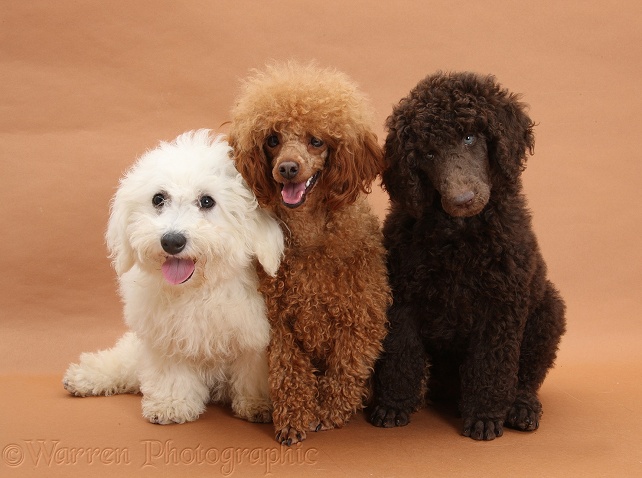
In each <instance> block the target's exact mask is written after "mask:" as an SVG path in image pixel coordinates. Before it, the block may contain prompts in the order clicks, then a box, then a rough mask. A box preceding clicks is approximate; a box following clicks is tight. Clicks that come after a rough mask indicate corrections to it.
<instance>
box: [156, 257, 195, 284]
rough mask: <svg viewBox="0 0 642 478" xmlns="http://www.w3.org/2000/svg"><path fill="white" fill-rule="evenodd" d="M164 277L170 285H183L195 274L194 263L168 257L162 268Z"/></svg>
mask: <svg viewBox="0 0 642 478" xmlns="http://www.w3.org/2000/svg"><path fill="white" fill-rule="evenodd" d="M162 270H163V277H165V280H166V281H167V282H169V283H170V284H174V285H176V284H182V283H183V282H185V281H186V280H187V279H189V278H190V276H191V275H192V274H193V273H194V261H190V260H189V259H178V258H176V257H168V258H167V260H166V261H165V262H164V263H163V266H162Z"/></svg>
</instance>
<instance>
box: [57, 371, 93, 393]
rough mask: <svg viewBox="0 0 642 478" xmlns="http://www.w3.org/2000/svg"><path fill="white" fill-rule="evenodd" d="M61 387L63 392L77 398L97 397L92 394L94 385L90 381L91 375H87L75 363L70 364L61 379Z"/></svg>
mask: <svg viewBox="0 0 642 478" xmlns="http://www.w3.org/2000/svg"><path fill="white" fill-rule="evenodd" d="M62 385H63V387H65V390H67V391H68V392H69V393H71V394H72V395H75V396H77V397H87V396H89V395H97V394H96V393H95V392H94V389H96V383H95V382H94V380H92V377H91V374H88V373H87V370H85V369H84V368H83V367H81V366H80V365H78V364H77V363H72V364H71V365H70V366H69V368H68V369H67V371H66V372H65V376H64V377H63V379H62Z"/></svg>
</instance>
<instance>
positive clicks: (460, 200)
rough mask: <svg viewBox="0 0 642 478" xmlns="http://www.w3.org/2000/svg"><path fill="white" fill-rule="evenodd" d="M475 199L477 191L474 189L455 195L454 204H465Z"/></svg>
mask: <svg viewBox="0 0 642 478" xmlns="http://www.w3.org/2000/svg"><path fill="white" fill-rule="evenodd" d="M473 199H475V193H474V192H472V191H466V192H464V193H461V194H460V195H458V196H455V197H454V198H453V204H454V205H455V206H463V205H464V204H467V203H469V202H470V201H472V200H473Z"/></svg>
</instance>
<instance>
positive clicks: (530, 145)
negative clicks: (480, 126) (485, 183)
mask: <svg viewBox="0 0 642 478" xmlns="http://www.w3.org/2000/svg"><path fill="white" fill-rule="evenodd" d="M503 93H504V95H502V96H501V97H500V98H499V100H500V102H499V105H497V110H496V114H495V115H491V116H489V122H488V129H489V132H490V136H491V138H490V141H489V156H490V159H491V163H492V162H495V163H496V164H498V165H499V167H500V168H501V170H502V171H503V172H504V173H505V174H506V175H507V176H508V177H517V176H519V174H520V173H521V171H522V170H523V169H524V168H525V167H526V158H527V155H528V154H533V152H534V148H535V135H534V134H533V126H534V123H533V121H531V119H530V118H529V117H528V115H527V114H526V109H527V106H526V105H525V104H524V103H522V102H520V101H519V98H520V97H519V95H516V94H514V93H508V92H506V91H504V92H503Z"/></svg>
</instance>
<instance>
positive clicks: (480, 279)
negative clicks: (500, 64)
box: [371, 73, 565, 440]
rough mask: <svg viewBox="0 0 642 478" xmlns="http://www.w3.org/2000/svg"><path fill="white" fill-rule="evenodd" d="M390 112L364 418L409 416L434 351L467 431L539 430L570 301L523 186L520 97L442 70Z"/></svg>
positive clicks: (445, 393)
mask: <svg viewBox="0 0 642 478" xmlns="http://www.w3.org/2000/svg"><path fill="white" fill-rule="evenodd" d="M387 126H388V130H389V131H388V137H387V139H386V144H385V159H386V170H385V171H384V173H383V182H384V186H385V188H386V189H387V191H388V192H389V194H390V198H391V203H392V207H391V210H390V213H389V215H388V217H387V218H386V221H385V224H384V237H385V244H386V247H387V248H388V251H389V256H388V266H389V273H390V282H391V286H392V289H393V291H394V293H393V305H392V306H391V308H390V310H389V314H388V317H389V320H390V333H389V335H388V336H387V338H386V342H385V353H384V355H383V357H382V359H381V360H380V361H379V362H378V364H377V367H376V372H375V395H374V407H373V410H372V413H371V419H372V422H373V423H374V424H375V425H377V426H383V427H393V426H401V425H406V424H407V423H408V421H409V419H410V414H411V413H412V412H413V411H414V410H415V409H416V408H417V407H418V406H419V405H420V404H421V401H422V398H423V397H422V382H424V372H425V369H426V367H425V364H426V361H428V363H429V364H430V379H429V382H428V385H429V390H430V394H431V398H433V399H437V398H442V399H446V400H454V401H457V400H458V401H459V408H460V412H461V415H462V417H463V429H462V430H463V434H464V435H465V436H469V437H471V438H473V439H476V440H492V439H494V438H496V437H499V436H501V435H502V433H503V426H504V425H507V426H509V427H512V428H515V429H518V430H525V431H528V430H535V429H536V428H537V427H538V426H539V421H540V417H541V414H542V405H541V403H540V401H539V398H538V396H537V391H538V389H539V388H540V386H541V385H542V382H543V381H544V377H545V376H546V374H547V372H548V370H549V369H550V367H552V365H553V363H554V360H555V356H556V353H557V347H558V344H559V341H560V337H561V336H562V334H563V333H564V330H565V318H564V313H565V306H564V302H563V300H562V298H561V297H560V295H559V293H558V291H557V289H556V288H555V287H554V285H553V284H552V283H551V282H550V281H549V280H548V278H547V272H546V263H545V262H544V259H543V257H542V254H541V252H540V250H539V247H538V244H537V239H536V237H535V233H534V232H533V228H532V225H531V216H530V212H529V211H528V208H527V206H526V200H525V198H524V195H523V193H522V182H521V173H522V170H523V169H524V166H525V161H526V155H527V153H529V152H530V153H532V150H533V146H534V137H533V131H532V128H533V123H532V121H531V120H530V118H529V117H528V115H527V114H526V108H525V105H524V104H523V103H521V102H520V101H519V97H518V96H517V95H515V94H513V93H510V92H509V91H508V90H506V89H504V88H502V87H501V85H499V83H498V82H497V81H496V80H495V78H494V77H492V76H482V75H476V74H473V73H451V74H445V73H437V74H435V75H430V76H428V77H427V78H425V79H424V80H422V81H420V82H419V84H418V85H417V86H416V87H415V88H414V89H413V90H412V91H411V92H410V94H409V95H408V96H407V97H406V98H404V99H402V100H401V101H400V102H399V104H398V105H397V106H396V107H395V109H394V111H393V113H392V115H391V116H390V117H389V118H388V121H387Z"/></svg>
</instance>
